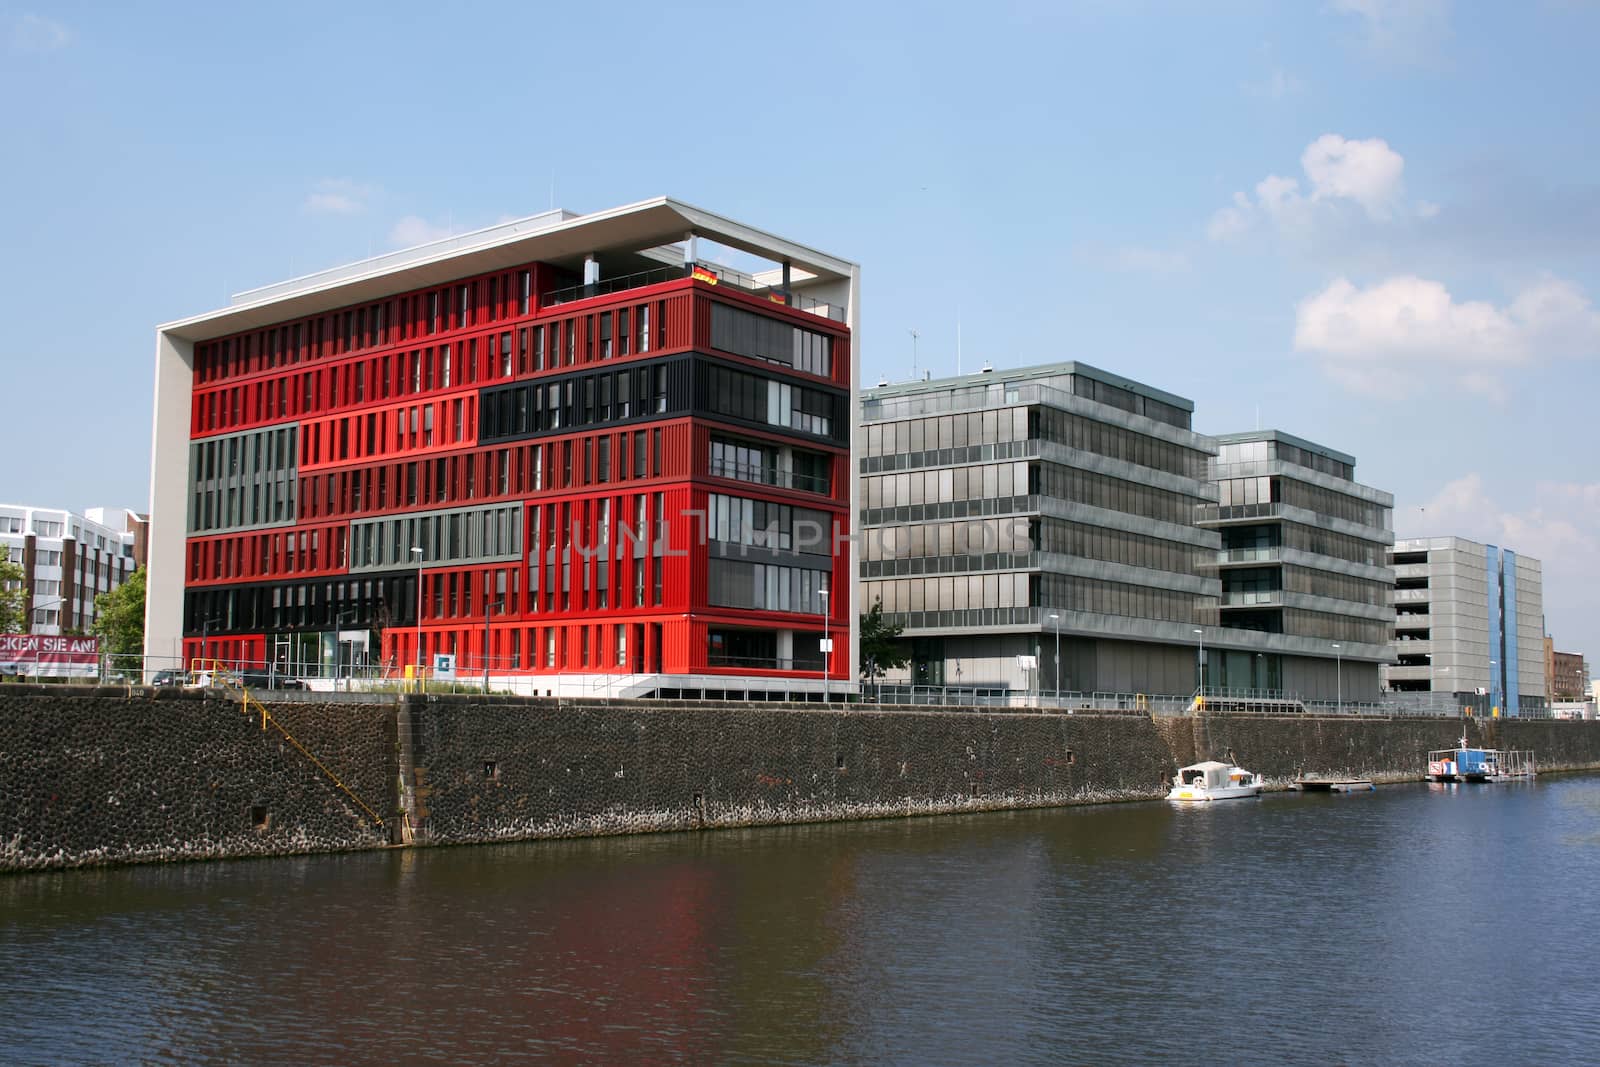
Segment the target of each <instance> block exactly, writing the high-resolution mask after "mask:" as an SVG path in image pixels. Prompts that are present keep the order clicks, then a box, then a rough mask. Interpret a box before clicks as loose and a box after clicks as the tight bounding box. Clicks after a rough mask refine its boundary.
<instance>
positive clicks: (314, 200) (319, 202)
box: [304, 178, 379, 215]
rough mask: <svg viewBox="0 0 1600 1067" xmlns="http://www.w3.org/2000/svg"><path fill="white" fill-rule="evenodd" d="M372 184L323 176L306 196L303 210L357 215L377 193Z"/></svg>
mask: <svg viewBox="0 0 1600 1067" xmlns="http://www.w3.org/2000/svg"><path fill="white" fill-rule="evenodd" d="M378 191H379V190H378V187H377V186H374V185H362V184H360V183H359V182H354V181H351V180H350V179H349V178H324V179H322V180H321V181H319V182H318V183H317V184H316V188H314V189H313V190H312V191H311V193H310V194H309V195H307V197H306V201H305V205H304V206H305V210H307V211H310V212H313V213H315V214H319V215H358V214H360V213H361V212H363V211H365V210H366V209H367V205H368V203H369V202H370V201H371V200H372V198H373V197H374V196H376V195H377V193H378Z"/></svg>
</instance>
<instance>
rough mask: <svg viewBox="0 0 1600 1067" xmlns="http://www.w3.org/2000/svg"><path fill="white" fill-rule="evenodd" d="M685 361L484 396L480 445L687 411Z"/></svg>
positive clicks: (515, 387)
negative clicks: (481, 441) (481, 443)
mask: <svg viewBox="0 0 1600 1067" xmlns="http://www.w3.org/2000/svg"><path fill="white" fill-rule="evenodd" d="M689 372H690V362H689V360H688V359H675V360H672V361H670V362H658V363H651V364H647V365H645V366H642V367H633V368H629V369H627V370H619V371H606V372H602V373H599V374H584V375H574V376H572V377H567V378H562V379H560V380H558V381H552V382H544V381H535V382H521V383H518V384H516V385H510V386H503V387H500V388H495V389H486V390H484V392H483V397H482V405H483V428H482V431H481V433H480V437H481V439H482V440H484V441H497V440H504V439H507V438H518V437H528V436H531V435H533V434H538V433H549V432H554V431H558V430H561V429H564V428H571V427H578V426H592V425H595V424H598V423H607V422H617V421H622V420H626V419H635V418H641V417H644V416H647V415H668V414H680V413H683V412H685V411H687V410H688V409H689Z"/></svg>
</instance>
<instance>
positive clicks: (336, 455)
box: [300, 394, 478, 467]
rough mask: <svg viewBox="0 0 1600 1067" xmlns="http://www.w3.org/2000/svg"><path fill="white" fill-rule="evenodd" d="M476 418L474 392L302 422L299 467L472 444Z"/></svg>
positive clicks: (476, 409) (476, 403)
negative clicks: (443, 398) (426, 401)
mask: <svg viewBox="0 0 1600 1067" xmlns="http://www.w3.org/2000/svg"><path fill="white" fill-rule="evenodd" d="M477 422H478V397H477V396H476V395H471V394H469V395H467V396H458V397H452V398H450V399H447V400H435V401H432V402H429V403H425V404H411V405H409V406H406V407H394V408H383V409H379V410H370V411H364V412H358V413H356V414H354V415H345V416H340V417H336V418H332V419H322V420H319V421H316V422H306V423H302V424H301V426H300V455H301V466H302V467H314V466H319V465H321V464H325V463H343V462H347V461H350V460H363V459H374V458H378V457H382V456H387V455H391V454H394V453H397V452H414V451H416V450H418V449H425V448H438V447H448V446H450V445H459V444H463V443H471V442H472V441H474V440H475V438H476V435H477Z"/></svg>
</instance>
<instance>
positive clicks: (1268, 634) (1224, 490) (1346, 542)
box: [1199, 430, 1394, 701]
mask: <svg viewBox="0 0 1600 1067" xmlns="http://www.w3.org/2000/svg"><path fill="white" fill-rule="evenodd" d="M1215 440H1216V443H1217V456H1216V459H1215V460H1213V461H1212V464H1211V479H1212V482H1213V483H1214V484H1215V486H1216V489H1217V502H1216V504H1215V505H1207V506H1206V507H1203V508H1202V509H1201V511H1200V516H1199V520H1200V525H1202V526H1204V527H1205V528H1207V529H1210V530H1214V531H1216V532H1217V533H1218V534H1219V535H1220V537H1221V539H1222V544H1221V545H1220V547H1219V551H1218V555H1217V568H1216V569H1217V573H1218V574H1219V576H1220V579H1221V585H1222V603H1221V613H1220V614H1221V625H1222V627H1223V629H1224V630H1233V631H1248V632H1251V633H1253V634H1255V635H1257V636H1256V638H1255V640H1254V642H1253V643H1251V644H1249V645H1247V646H1246V647H1243V648H1234V649H1224V650H1222V651H1220V652H1219V654H1218V656H1217V657H1216V659H1215V661H1214V662H1213V663H1212V664H1210V665H1209V666H1208V671H1209V672H1210V675H1209V677H1208V684H1209V685H1213V686H1215V687H1218V688H1222V689H1236V690H1237V689H1254V690H1268V691H1272V692H1282V693H1284V694H1292V695H1294V696H1296V697H1299V698H1301V699H1303V700H1310V701H1337V700H1344V701H1352V700H1353V701H1375V700H1377V699H1378V697H1379V691H1380V680H1379V668H1380V666H1382V665H1383V664H1386V663H1388V662H1389V661H1390V659H1391V658H1392V655H1393V651H1392V648H1391V645H1390V641H1391V639H1392V635H1393V632H1394V608H1393V607H1392V606H1391V605H1390V597H1391V594H1392V592H1393V589H1394V576H1393V571H1392V570H1391V569H1390V567H1389V562H1388V559H1387V554H1388V550H1389V546H1390V545H1391V544H1393V543H1394V533H1393V529H1392V525H1391V516H1392V514H1393V509H1394V497H1393V496H1392V495H1391V494H1389V493H1386V492H1383V491H1382V490H1380V489H1373V488H1371V487H1370V486H1365V485H1361V484H1359V483H1358V482H1356V481H1355V466H1356V461H1355V457H1353V456H1350V455H1347V454H1345V453H1343V452H1337V451H1334V450H1333V449H1331V448H1326V447H1324V446H1322V445H1318V444H1313V443H1312V442H1310V441H1305V440H1302V439H1301V438H1298V437H1294V436H1291V435H1290V434H1286V433H1283V432H1282V431H1279V430H1258V431H1254V432H1250V433H1230V434H1223V435H1221V436H1219V437H1217V438H1216V439H1215Z"/></svg>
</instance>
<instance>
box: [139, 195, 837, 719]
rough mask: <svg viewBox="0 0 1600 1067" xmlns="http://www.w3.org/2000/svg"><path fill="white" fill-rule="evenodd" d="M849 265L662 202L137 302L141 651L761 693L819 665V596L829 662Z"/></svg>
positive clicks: (814, 680)
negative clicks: (146, 470) (141, 399)
mask: <svg viewBox="0 0 1600 1067" xmlns="http://www.w3.org/2000/svg"><path fill="white" fill-rule="evenodd" d="M702 240H704V241H714V242H716V243H717V244H718V245H720V246H722V247H721V248H720V249H717V250H716V255H717V257H720V258H728V257H729V256H730V255H731V254H735V253H742V254H744V255H746V256H754V257H758V258H759V259H761V260H763V261H765V262H766V263H769V264H770V265H771V266H770V269H768V270H765V271H759V272H754V273H749V274H745V273H739V272H736V271H733V270H730V269H728V268H727V267H725V266H721V265H718V264H717V263H715V262H709V261H708V260H710V259H711V258H713V257H712V255H711V252H712V250H711V249H710V248H707V249H704V251H706V252H707V257H706V259H705V260H702V259H701V258H699V253H700V252H701V251H702V249H701V248H700V245H699V242H700V241H702ZM728 250H733V252H732V253H730V252H729V251H728ZM857 286H858V280H857V270H856V268H855V267H854V266H853V265H852V264H849V263H847V262H844V261H842V260H837V259H834V258H833V257H829V256H825V255H822V254H820V253H817V252H815V251H812V250H810V249H806V248H803V247H802V246H799V245H795V244H793V243H791V242H787V241H783V240H781V239H778V238H775V237H772V236H771V235H767V234H762V233H760V232H759V231H755V230H752V229H750V228H748V227H745V226H742V225H740V224H738V223H734V222H731V221H730V220H726V219H721V218H719V217H717V216H713V215H710V214H707V213H705V212H701V211H698V210H697V209H694V208H690V207H688V206H687V205H683V204H679V203H676V202H674V201H671V200H665V199H662V200H655V201H648V202H645V203H642V204H637V205H632V206H629V207H625V208H620V209H616V210H613V211H608V212H602V213H599V214H595V215H586V216H572V215H568V214H566V213H563V212H552V213H550V214H547V215H541V216H535V217H533V218H531V219H524V220H520V221H518V222H515V223H510V224H506V225H502V226H497V227H493V228H491V229H489V230H484V231H479V232H478V233H474V234H469V235H465V236H462V237H456V238H451V239H449V240H447V241H442V242H437V243H435V244H432V245H426V246H422V247H420V248H417V249H412V250H408V251H406V252H402V253H397V254H394V255H391V256H384V257H380V258H378V259H375V260H369V261H366V262H363V263H358V264H355V265H353V266H350V267H346V268H340V269H338V270H334V271H329V272H325V273H324V274H320V275H314V276H311V277H308V278H302V279H297V280H295V281H292V282H289V283H285V284H283V285H280V286H273V287H269V288H267V289H262V290H255V291H252V292H249V293H245V294H242V295H241V296H240V297H238V298H236V300H235V302H234V303H233V304H232V305H231V306H230V307H228V308H225V309H223V310H221V311H217V312H213V313H210V314H208V315H203V316H199V317H197V318H194V319H189V320H184V321H182V322H177V323H172V324H169V325H167V326H163V327H161V328H160V330H159V331H158V345H157V348H158V351H157V417H156V430H155V439H156V440H155V456H156V462H155V472H154V475H153V478H152V504H153V514H152V524H151V568H150V590H151V592H150V597H149V602H150V605H151V606H150V608H149V609H148V619H147V653H148V654H150V655H151V656H153V657H176V656H181V657H182V658H183V659H184V660H186V661H189V660H193V659H197V658H216V659H223V660H226V661H238V662H240V663H244V664H271V665H273V666H275V667H276V668H278V669H281V670H285V671H288V672H289V673H292V674H297V675H306V676H310V677H313V678H320V679H329V678H332V677H335V676H337V675H340V674H347V673H355V674H358V675H362V674H380V675H382V674H387V675H390V676H402V675H404V674H405V673H406V670H407V668H408V667H409V666H411V665H415V664H425V665H427V667H428V669H430V670H431V669H433V667H434V665H435V664H436V662H437V661H436V659H435V657H436V656H439V655H445V656H448V657H450V658H451V659H449V660H446V661H444V663H445V664H448V663H450V662H452V661H453V664H454V668H455V670H456V671H457V673H458V674H460V675H465V676H467V677H481V676H482V675H483V673H484V672H485V670H487V671H488V673H489V675H490V676H491V677H492V682H493V684H494V685H495V686H496V687H497V688H501V687H503V688H517V689H521V690H523V691H529V692H535V691H536V692H548V691H554V690H557V689H564V690H566V691H567V692H574V691H591V692H594V691H600V690H601V689H602V688H610V689H613V691H615V692H618V693H621V692H627V693H630V694H635V695H648V694H655V693H665V694H672V693H676V692H684V691H688V692H702V691H708V690H710V691H718V692H731V693H736V694H739V695H745V694H749V695H752V696H774V697H775V696H778V695H782V694H801V693H807V694H809V693H815V692H817V691H818V690H820V689H821V688H822V687H823V677H822V672H823V666H824V663H823V660H824V656H823V654H822V652H821V651H820V650H821V648H822V647H824V646H823V645H822V637H823V633H824V626H825V624H824V613H826V616H827V620H826V631H827V633H828V634H829V635H831V636H832V638H833V639H834V641H833V642H831V645H832V648H833V649H834V651H833V652H832V654H831V656H830V657H828V664H827V674H828V676H830V677H831V678H833V679H834V688H835V689H836V690H837V689H839V688H841V687H842V686H843V685H844V684H847V683H848V682H849V680H851V679H853V677H854V673H855V672H854V670H853V669H852V667H851V663H853V658H852V656H853V653H852V651H851V650H852V649H853V647H854V641H853V640H852V639H851V630H852V627H851V622H852V619H853V617H854V616H853V613H852V611H851V600H852V598H851V596H850V595H849V590H850V588H851V586H852V580H851V579H852V576H853V574H854V573H855V568H854V566H853V563H852V551H851V544H850V542H849V539H848V534H849V531H850V527H851V515H852V514H853V512H854V509H853V508H852V503H851V486H852V483H853V479H852V477H851V465H850V439H851V433H850V429H851V422H852V412H854V411H855V410H856V403H855V396H854V373H853V368H854V365H855V361H854V359H853V353H852V336H851V330H850V322H851V320H852V317H853V312H854V308H855V306H856V292H857ZM834 590H837V591H838V595H830V594H831V593H832V592H833V591H834ZM419 612H420V617H419Z"/></svg>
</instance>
